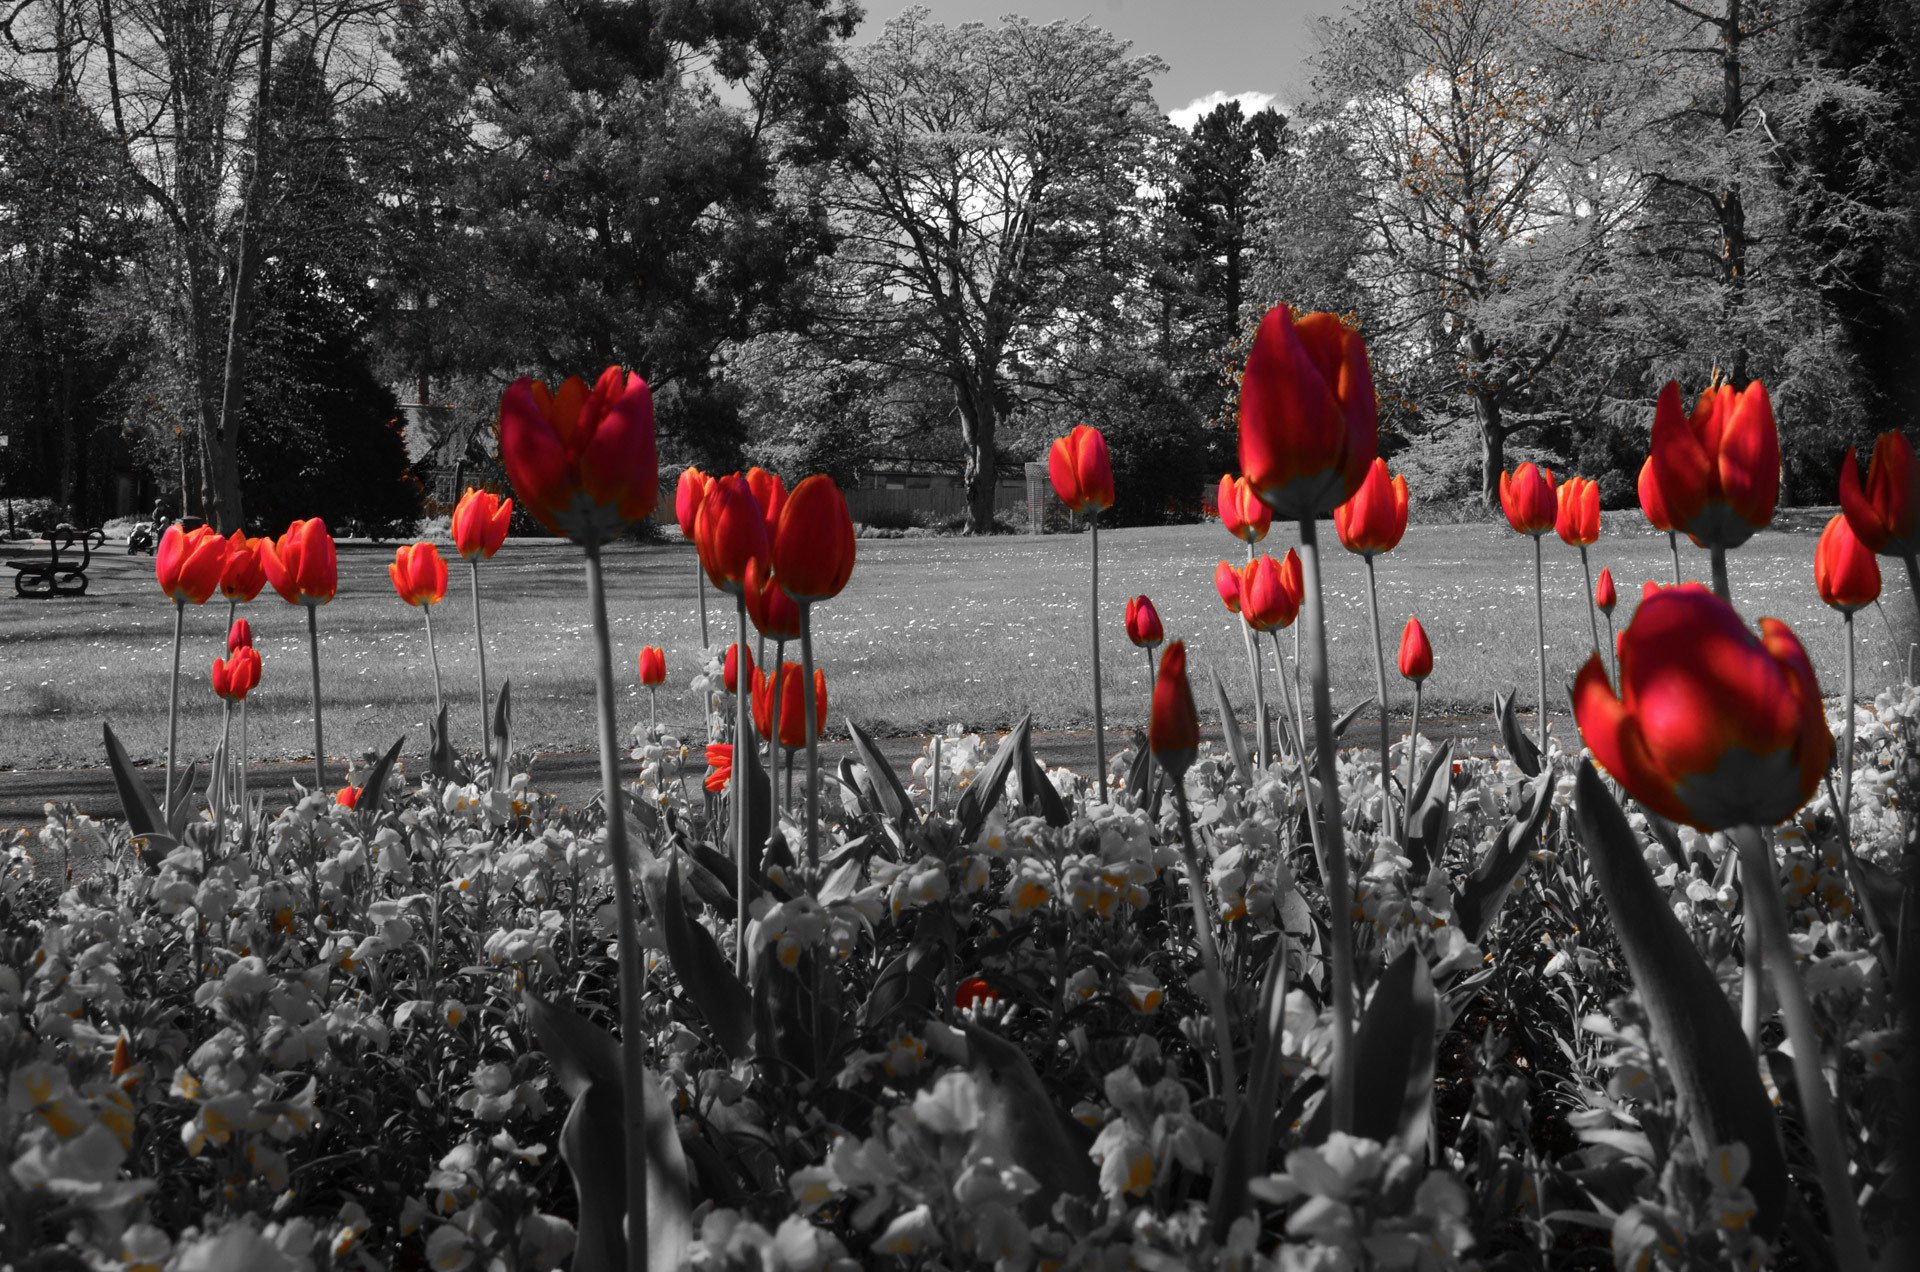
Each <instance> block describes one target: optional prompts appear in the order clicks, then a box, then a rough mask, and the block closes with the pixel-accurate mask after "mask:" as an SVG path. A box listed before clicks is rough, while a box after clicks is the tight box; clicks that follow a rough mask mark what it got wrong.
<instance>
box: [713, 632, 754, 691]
mask: <svg viewBox="0 0 1920 1272" xmlns="http://www.w3.org/2000/svg"><path fill="white" fill-rule="evenodd" d="M739 656H740V645H739V642H737V641H736V642H734V643H733V644H731V645H728V646H727V656H726V661H725V663H724V664H722V670H721V673H720V678H721V679H722V680H724V681H725V682H726V685H727V692H728V693H739V692H740V675H739V668H738V665H737V664H738V661H739ZM747 684H748V685H749V686H751V685H752V684H753V651H752V650H751V649H749V650H748V651H747Z"/></svg>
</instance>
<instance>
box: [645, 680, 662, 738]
mask: <svg viewBox="0 0 1920 1272" xmlns="http://www.w3.org/2000/svg"><path fill="white" fill-rule="evenodd" d="M647 732H648V733H651V734H656V735H657V734H658V733H659V732H660V691H659V690H658V689H657V688H655V687H654V686H652V685H648V686H647Z"/></svg>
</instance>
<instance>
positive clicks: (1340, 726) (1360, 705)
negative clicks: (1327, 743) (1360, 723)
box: [1333, 698, 1373, 742]
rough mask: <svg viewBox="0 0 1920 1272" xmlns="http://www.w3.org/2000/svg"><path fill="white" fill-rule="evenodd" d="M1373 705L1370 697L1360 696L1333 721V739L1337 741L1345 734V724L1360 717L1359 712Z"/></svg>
mask: <svg viewBox="0 0 1920 1272" xmlns="http://www.w3.org/2000/svg"><path fill="white" fill-rule="evenodd" d="M1372 705H1373V699H1372V698H1362V699H1360V701H1358V702H1356V703H1354V704H1353V705H1352V706H1350V707H1348V708H1347V710H1346V713H1345V714H1344V715H1342V716H1341V717H1340V718H1339V719H1338V720H1335V721H1334V722H1333V740H1334V741H1336V742H1338V741H1339V740H1340V739H1341V738H1343V737H1345V736H1346V733H1347V726H1348V725H1350V724H1352V723H1353V722H1354V721H1355V720H1357V719H1359V718H1360V713H1361V712H1362V711H1365V710H1366V709H1367V708H1368V707H1370V706H1372Z"/></svg>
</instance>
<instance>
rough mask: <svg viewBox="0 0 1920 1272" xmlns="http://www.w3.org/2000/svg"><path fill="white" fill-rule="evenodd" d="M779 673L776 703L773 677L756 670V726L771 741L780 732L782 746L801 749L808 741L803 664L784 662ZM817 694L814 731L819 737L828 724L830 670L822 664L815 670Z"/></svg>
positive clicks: (754, 696) (754, 680) (754, 688)
mask: <svg viewBox="0 0 1920 1272" xmlns="http://www.w3.org/2000/svg"><path fill="white" fill-rule="evenodd" d="M779 676H780V689H779V697H778V701H777V702H776V701H775V694H774V685H773V677H772V676H769V675H768V674H767V673H765V672H764V671H758V670H756V671H755V672H754V673H753V727H754V730H755V731H756V732H757V733H759V735H760V736H761V737H762V738H764V739H766V740H767V741H772V740H773V739H774V736H775V734H776V732H777V733H778V735H779V741H780V745H781V746H783V747H785V748H786V749H787V750H789V751H797V750H799V749H800V748H801V747H803V746H805V745H806V744H807V707H806V696H805V689H804V687H803V686H804V681H805V677H804V676H803V675H802V673H801V670H800V664H799V663H791V662H789V663H781V664H780V670H779ZM813 697H814V708H813V710H814V716H813V733H814V736H815V737H818V736H819V735H820V733H821V732H822V731H823V730H825V728H826V727H827V673H826V672H825V671H822V670H821V669H820V668H818V667H816V668H814V671H813ZM776 710H777V712H778V718H777V719H776V718H775V713H776Z"/></svg>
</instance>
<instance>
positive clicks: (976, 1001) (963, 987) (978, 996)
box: [953, 976, 1000, 1011]
mask: <svg viewBox="0 0 1920 1272" xmlns="http://www.w3.org/2000/svg"><path fill="white" fill-rule="evenodd" d="M999 1001H1000V995H999V994H998V993H996V992H994V988H993V986H992V985H990V984H988V983H987V979H986V977H984V976H969V977H967V979H965V980H963V981H961V982H960V984H959V986H958V987H957V988H956V989H955V990H954V991H953V1005H954V1006H955V1007H958V1008H959V1009H960V1010H961V1011H969V1010H973V1009H976V1008H979V1007H984V1006H985V1005H986V1004H988V1003H997V1002H999Z"/></svg>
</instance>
